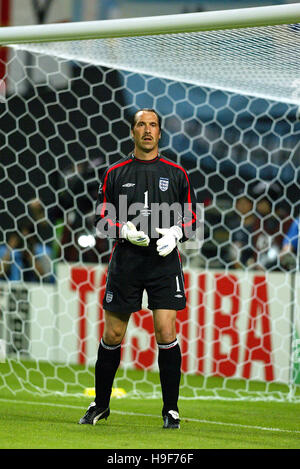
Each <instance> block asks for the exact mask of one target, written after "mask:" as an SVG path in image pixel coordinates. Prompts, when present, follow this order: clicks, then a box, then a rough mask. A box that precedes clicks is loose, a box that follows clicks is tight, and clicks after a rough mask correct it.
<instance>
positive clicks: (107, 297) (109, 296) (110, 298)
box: [106, 291, 114, 303]
mask: <svg viewBox="0 0 300 469" xmlns="http://www.w3.org/2000/svg"><path fill="white" fill-rule="evenodd" d="M113 297H114V294H113V292H111V291H107V292H106V301H107V303H110V302H111V301H112V299H113Z"/></svg>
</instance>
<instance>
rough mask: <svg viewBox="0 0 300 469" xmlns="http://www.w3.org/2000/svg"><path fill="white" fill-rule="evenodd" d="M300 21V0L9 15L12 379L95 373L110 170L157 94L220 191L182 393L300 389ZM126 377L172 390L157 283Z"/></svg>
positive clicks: (196, 257)
mask: <svg viewBox="0 0 300 469" xmlns="http://www.w3.org/2000/svg"><path fill="white" fill-rule="evenodd" d="M299 24H300V4H293V5H281V6H274V7H259V8H245V9H239V10H225V11H221V12H220V11H219V12H203V13H192V14H183V15H171V16H159V17H149V18H134V19H120V20H108V21H97V22H81V23H72V24H54V25H37V26H20V27H7V28H2V29H0V44H1V45H2V46H6V47H8V48H9V54H8V57H9V58H8V63H7V68H6V75H5V76H4V77H3V78H2V84H3V86H2V89H3V90H4V91H3V93H1V99H0V123H1V125H0V136H1V140H0V154H1V169H0V192H1V194H0V195H1V215H0V216H1V224H2V233H1V240H0V264H1V271H0V344H1V354H0V369H1V374H0V392H2V393H6V392H13V393H16V392H22V391H24V390H26V391H29V392H37V393H42V394H43V393H61V394H76V395H77V394H79V395H82V394H83V392H84V390H85V389H89V388H91V387H92V386H93V384H94V375H93V366H94V363H95V359H96V353H97V348H98V343H99V340H100V338H101V335H102V333H103V327H104V320H103V308H102V300H103V295H104V288H105V281H106V274H107V264H108V261H109V255H110V252H111V244H110V242H109V241H107V240H103V239H99V238H97V236H96V233H95V231H94V227H93V214H94V209H95V203H96V197H97V191H98V188H99V179H100V177H101V175H102V174H103V171H104V170H105V168H106V167H107V166H108V165H109V164H111V163H113V162H115V161H117V160H118V159H120V158H121V157H122V156H125V155H127V154H128V153H130V152H131V151H132V141H131V139H130V138H129V137H130V118H131V116H132V114H133V113H134V112H135V111H136V110H137V109H138V108H140V107H147V108H148V107H150V108H155V109H156V110H157V111H158V113H159V114H160V115H161V116H162V118H163V134H162V139H161V152H162V154H164V155H166V156H168V157H170V158H171V159H173V160H174V161H176V162H177V163H180V164H182V165H183V166H184V167H185V168H186V170H187V171H188V173H189V175H190V177H191V180H192V182H193V185H194V187H195V191H196V194H197V200H198V202H200V203H202V204H203V205H204V242H203V245H202V247H201V249H200V250H199V249H198V247H197V246H196V247H195V249H185V248H184V245H183V246H182V249H181V250H182V259H183V262H184V274H185V286H186V292H187V307H186V308H185V310H183V311H181V312H179V313H178V318H177V333H178V338H179V342H180V346H181V350H182V372H183V375H182V384H181V398H182V399H184V398H186V399H188V398H193V399H195V398H198V399H200V398H216V399H221V398H223V399H225V398H230V399H248V400H249V399H276V400H292V399H293V400H297V401H299V397H300V394H299V386H298V385H299V384H300V371H299V370H300V367H299V362H300V360H299V357H300V353H299V350H300V322H299V317H300V316H299V304H300V285H299V275H300V274H299V271H298V270H299V269H298V268H297V266H298V260H297V256H296V255H295V254H294V253H293V252H287V253H286V254H284V255H281V249H282V246H283V244H284V242H285V241H284V240H285V237H286V234H287V232H288V230H289V228H290V226H291V223H292V222H293V221H294V220H296V219H297V216H298V212H299V200H300V198H299V195H300V190H299V184H300V177H299V171H298V167H299V163H300V146H299V136H300V120H299V106H300V81H299V76H298V70H299V63H300V27H299ZM29 58H30V59H29ZM115 386H116V387H118V388H121V389H124V390H125V392H126V393H127V395H128V396H141V397H159V396H160V385H159V378H158V369H157V347H156V343H155V337H154V331H153V322H152V313H151V311H149V310H148V309H147V302H146V298H144V302H143V309H142V310H141V311H139V312H135V313H134V314H133V315H132V317H131V320H130V323H129V327H128V332H127V334H126V339H125V340H124V344H123V345H122V365H121V368H120V370H119V372H118V375H117V379H116V382H115Z"/></svg>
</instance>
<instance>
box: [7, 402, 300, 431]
mask: <svg viewBox="0 0 300 469" xmlns="http://www.w3.org/2000/svg"><path fill="white" fill-rule="evenodd" d="M0 402H6V403H11V404H22V405H24V404H28V405H37V406H48V407H62V408H64V409H65V408H67V409H78V410H79V409H82V410H84V409H86V406H82V405H72V404H58V403H54V402H37V401H22V400H17V399H16V400H15V399H5V398H0ZM111 413H112V414H119V415H132V416H134V417H153V418H160V419H161V416H160V415H154V414H144V413H139V412H125V411H122V410H111ZM184 420H185V421H187V422H195V423H202V424H205V425H218V426H225V427H235V428H244V429H247V430H261V431H265V432H280V433H294V434H300V430H288V429H285V428H276V427H275V428H273V427H261V426H259V425H245V424H242V423H233V422H218V421H215V420H206V419H195V418H189V417H181V421H184Z"/></svg>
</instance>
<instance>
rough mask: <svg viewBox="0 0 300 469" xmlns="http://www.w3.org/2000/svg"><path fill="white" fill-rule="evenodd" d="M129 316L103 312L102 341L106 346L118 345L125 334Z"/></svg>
mask: <svg viewBox="0 0 300 469" xmlns="http://www.w3.org/2000/svg"><path fill="white" fill-rule="evenodd" d="M128 320H129V315H120V314H118V313H112V312H109V311H105V325H104V331H103V340H104V342H105V343H106V344H107V345H118V344H120V343H121V342H122V340H123V338H124V335H125V333H126V329H127V324H128Z"/></svg>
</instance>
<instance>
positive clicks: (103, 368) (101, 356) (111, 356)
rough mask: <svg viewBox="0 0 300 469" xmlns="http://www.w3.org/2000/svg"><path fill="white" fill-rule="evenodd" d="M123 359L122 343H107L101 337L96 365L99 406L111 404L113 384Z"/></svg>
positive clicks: (104, 406) (96, 399)
mask: <svg viewBox="0 0 300 469" xmlns="http://www.w3.org/2000/svg"><path fill="white" fill-rule="evenodd" d="M120 359H121V344H118V345H106V344H105V342H104V341H103V339H101V341H100V344H99V348H98V359H97V361H96V366H95V389H96V397H95V402H96V405H97V406H98V407H101V408H104V409H106V408H107V407H108V406H109V401H110V395H111V390H112V385H113V382H114V378H115V375H116V372H117V370H118V367H119V365H120Z"/></svg>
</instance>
